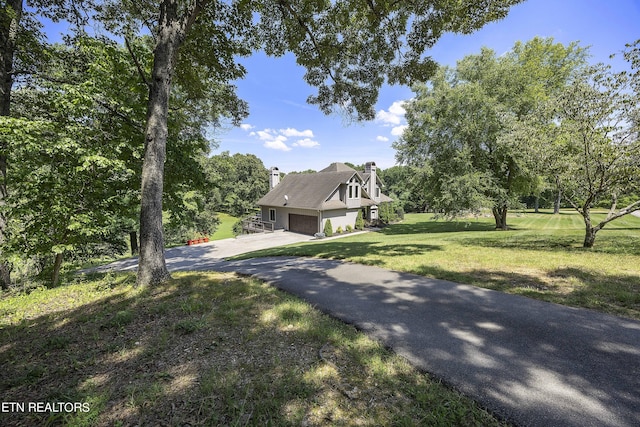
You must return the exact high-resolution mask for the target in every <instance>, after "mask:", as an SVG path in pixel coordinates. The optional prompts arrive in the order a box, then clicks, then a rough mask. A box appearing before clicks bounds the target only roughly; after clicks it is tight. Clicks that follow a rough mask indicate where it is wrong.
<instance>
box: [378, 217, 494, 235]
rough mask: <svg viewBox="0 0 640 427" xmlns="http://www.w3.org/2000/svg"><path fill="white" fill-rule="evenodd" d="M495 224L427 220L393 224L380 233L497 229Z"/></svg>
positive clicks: (473, 221) (472, 221)
mask: <svg viewBox="0 0 640 427" xmlns="http://www.w3.org/2000/svg"><path fill="white" fill-rule="evenodd" d="M495 229H496V227H495V224H493V223H489V222H480V221H476V220H470V221H468V222H466V221H436V220H427V221H421V222H416V223H398V224H392V225H390V226H388V227H385V228H383V229H382V230H380V233H382V234H385V235H388V236H394V235H399V234H423V233H455V232H463V231H495Z"/></svg>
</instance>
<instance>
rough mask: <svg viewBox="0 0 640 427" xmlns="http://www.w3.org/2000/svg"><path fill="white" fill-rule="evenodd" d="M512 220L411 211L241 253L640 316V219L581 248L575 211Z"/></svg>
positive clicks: (629, 219)
mask: <svg viewBox="0 0 640 427" xmlns="http://www.w3.org/2000/svg"><path fill="white" fill-rule="evenodd" d="M600 215H601V216H604V214H603V213H598V214H595V215H594V217H595V219H597V218H598V216H600ZM509 223H510V226H511V227H512V230H510V231H496V230H495V229H494V223H493V220H492V218H477V219H475V218H474V219H469V220H467V221H456V222H447V221H434V220H433V219H432V217H431V215H428V214H410V215H407V216H406V218H405V220H404V221H403V222H402V223H399V224H394V225H391V226H389V227H386V228H384V229H383V230H382V231H380V232H375V233H366V234H360V235H355V236H350V237H345V238H341V239H338V240H331V241H324V242H323V241H316V242H309V243H302V244H296V245H290V246H285V247H281V248H275V249H269V250H263V251H257V252H253V253H250V254H245V255H242V256H240V257H242V258H247V257H255V256H280V255H282V256H286V255H295V256H315V257H323V258H333V259H344V260H348V261H352V262H357V263H362V264H367V265H375V266H380V267H384V268H389V269H393V270H399V271H406V272H410V273H415V274H419V275H424V276H427V277H435V278H439V279H446V280H451V281H455V282H459V283H467V284H472V285H475V286H480V287H484V288H489V289H495V290H499V291H503V292H508V293H512V294H518V295H524V296H528V297H531V298H536V299H540V300H543V301H549V302H555V303H559V304H564V305H568V306H573V307H584V308H589V309H594V310H598V311H601V312H606V313H610V314H615V315H620V316H627V317H631V318H634V319H640V218H637V217H633V216H631V215H627V216H625V217H623V218H620V219H618V220H616V221H614V222H612V223H610V224H608V225H607V226H606V227H605V228H604V229H603V230H601V231H600V232H599V233H598V234H597V238H596V242H595V247H594V248H592V249H584V248H582V240H583V238H584V234H583V233H584V224H583V222H582V217H581V216H580V215H579V214H577V213H575V212H571V211H563V212H562V213H561V214H560V215H553V214H551V213H550V212H545V213H540V214H534V213H531V212H528V213H521V214H519V215H514V214H512V215H511V216H510V217H509ZM240 257H239V258H240Z"/></svg>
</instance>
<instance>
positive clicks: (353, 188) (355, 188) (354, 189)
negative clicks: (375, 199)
mask: <svg viewBox="0 0 640 427" xmlns="http://www.w3.org/2000/svg"><path fill="white" fill-rule="evenodd" d="M359 197H360V183H359V182H358V180H357V179H356V178H355V177H354V178H351V180H350V181H349V198H350V199H357V198H359Z"/></svg>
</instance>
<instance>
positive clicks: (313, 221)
mask: <svg viewBox="0 0 640 427" xmlns="http://www.w3.org/2000/svg"><path fill="white" fill-rule="evenodd" d="M289 231H293V232H294V233H302V234H315V233H317V232H318V217H317V216H310V215H297V214H289Z"/></svg>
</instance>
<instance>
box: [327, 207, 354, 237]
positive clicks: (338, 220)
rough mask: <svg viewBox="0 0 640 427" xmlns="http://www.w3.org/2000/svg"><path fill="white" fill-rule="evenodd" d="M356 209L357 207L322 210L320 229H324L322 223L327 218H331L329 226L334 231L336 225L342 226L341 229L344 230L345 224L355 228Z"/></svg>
mask: <svg viewBox="0 0 640 427" xmlns="http://www.w3.org/2000/svg"><path fill="white" fill-rule="evenodd" d="M358 211H359V209H337V210H332V211H324V212H322V228H321V230H324V225H325V223H326V221H327V219H331V227H332V228H333V231H334V233H335V231H336V230H337V229H338V227H342V230H345V231H346V229H347V225H350V226H351V228H355V225H356V218H357V217H358Z"/></svg>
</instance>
